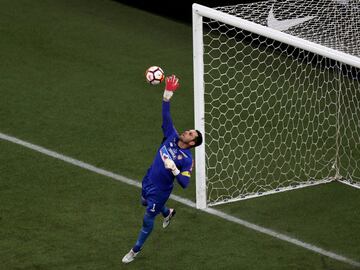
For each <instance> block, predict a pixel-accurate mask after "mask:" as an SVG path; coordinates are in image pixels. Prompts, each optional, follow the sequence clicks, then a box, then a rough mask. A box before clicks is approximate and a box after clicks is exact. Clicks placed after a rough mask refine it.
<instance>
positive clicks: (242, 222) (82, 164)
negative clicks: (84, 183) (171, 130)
mask: <svg viewBox="0 0 360 270" xmlns="http://www.w3.org/2000/svg"><path fill="white" fill-rule="evenodd" d="M0 139H2V140H5V141H8V142H12V143H15V144H18V145H22V146H24V147H26V148H29V149H32V150H34V151H37V152H40V153H42V154H44V155H47V156H50V157H53V158H56V159H60V160H62V161H65V162H67V163H70V164H73V165H75V166H78V167H80V168H83V169H86V170H89V171H92V172H95V173H97V174H101V175H104V176H107V177H110V178H112V179H115V180H117V181H120V182H123V183H125V184H128V185H131V186H135V187H137V188H141V183H139V182H138V181H135V180H132V179H129V178H127V177H125V176H122V175H119V174H116V173H113V172H109V171H106V170H104V169H101V168H97V167H95V166H93V165H91V164H88V163H85V162H82V161H80V160H77V159H74V158H71V157H68V156H65V155H62V154H60V153H57V152H54V151H51V150H48V149H46V148H44V147H41V146H38V145H35V144H32V143H29V142H26V141H23V140H20V139H18V138H15V137H13V136H9V135H6V134H3V133H0ZM170 198H171V199H172V200H174V201H177V202H179V203H182V204H184V205H187V206H189V207H192V208H196V206H195V203H194V202H193V201H191V200H188V199H185V198H182V197H180V196H177V195H171V196H170ZM201 211H204V212H206V213H208V214H211V215H214V216H217V217H220V218H223V219H225V220H228V221H231V222H234V223H237V224H240V225H242V226H244V227H246V228H249V229H251V230H254V231H257V232H260V233H263V234H266V235H269V236H272V237H274V238H277V239H280V240H282V241H285V242H288V243H291V244H294V245H296V246H299V247H302V248H305V249H308V250H310V251H313V252H315V253H318V254H321V255H323V256H326V257H329V258H331V259H334V260H338V261H341V262H344V263H347V264H350V265H352V266H357V267H360V263H359V262H357V261H354V260H352V259H349V258H346V257H344V256H342V255H338V254H336V253H334V252H331V251H327V250H324V249H322V248H319V247H317V246H314V245H312V244H309V243H306V242H303V241H300V240H298V239H296V238H292V237H289V236H287V235H285V234H281V233H278V232H276V231H273V230H270V229H268V228H264V227H261V226H258V225H256V224H253V223H251V222H248V221H246V220H243V219H240V218H237V217H234V216H231V215H229V214H226V213H224V212H222V211H219V210H216V209H212V208H207V209H204V210H201Z"/></svg>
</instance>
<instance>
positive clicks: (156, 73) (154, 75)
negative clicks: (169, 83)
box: [145, 66, 165, 85]
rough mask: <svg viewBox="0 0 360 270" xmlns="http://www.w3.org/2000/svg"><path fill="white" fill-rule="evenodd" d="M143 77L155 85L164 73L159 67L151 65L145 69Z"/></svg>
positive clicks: (163, 76)
mask: <svg viewBox="0 0 360 270" xmlns="http://www.w3.org/2000/svg"><path fill="white" fill-rule="evenodd" d="M145 77H146V80H147V82H148V83H150V84H152V85H156V84H159V83H161V82H162V81H163V80H164V78H165V75H164V71H163V70H162V69H161V67H157V66H152V67H149V68H148V69H147V70H146V71H145Z"/></svg>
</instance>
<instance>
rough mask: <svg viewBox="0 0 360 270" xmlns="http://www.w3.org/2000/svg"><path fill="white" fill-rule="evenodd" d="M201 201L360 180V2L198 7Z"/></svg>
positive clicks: (326, 0) (195, 18) (195, 34)
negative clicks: (203, 140) (202, 138)
mask: <svg viewBox="0 0 360 270" xmlns="http://www.w3.org/2000/svg"><path fill="white" fill-rule="evenodd" d="M193 37H194V84H195V85H194V88H195V125H196V128H197V129H199V130H201V131H203V134H204V138H205V143H204V144H203V145H202V146H201V147H199V148H198V149H196V178H197V180H196V181H197V207H199V208H204V207H206V206H210V205H216V204H220V203H224V202H230V201H235V200H241V199H247V198H252V197H256V196H261V195H266V194H271V193H275V192H281V191H286V190H290V189H295V188H300V187H305V186H309V185H315V184H320V183H327V182H330V181H334V180H338V181H341V182H343V183H346V184H349V185H352V186H354V187H360V58H359V57H360V4H359V2H358V1H355V0H354V1H352V0H337V1H335V0H312V1H311V0H310V1H309V0H307V1H299V0H284V1H266V2H258V3H254V4H241V5H236V6H227V7H218V8H215V9H210V8H207V7H203V6H200V5H197V4H194V6H193Z"/></svg>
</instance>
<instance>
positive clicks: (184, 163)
mask: <svg viewBox="0 0 360 270" xmlns="http://www.w3.org/2000/svg"><path fill="white" fill-rule="evenodd" d="M162 130H163V134H164V139H163V142H162V143H161V145H160V147H159V149H158V151H157V153H156V156H155V159H154V161H153V163H152V165H151V166H150V168H149V169H148V171H147V174H146V176H145V177H144V180H143V181H144V182H147V181H151V183H152V184H154V185H155V186H156V187H157V188H159V189H160V190H162V191H164V192H166V191H167V192H169V193H171V191H172V189H173V186H174V179H175V178H176V180H177V181H178V183H179V184H180V185H181V186H182V187H183V188H186V187H187V186H188V184H189V182H190V176H191V170H192V154H191V151H190V149H182V148H180V147H179V146H178V141H179V134H178V133H177V131H176V129H175V127H174V125H173V122H172V119H171V115H170V102H166V101H163V102H162ZM166 158H170V159H172V160H173V161H174V162H175V164H176V167H177V168H178V169H179V170H180V174H178V175H177V176H176V177H175V176H174V175H173V174H172V172H171V170H169V169H166V168H165V166H164V159H166Z"/></svg>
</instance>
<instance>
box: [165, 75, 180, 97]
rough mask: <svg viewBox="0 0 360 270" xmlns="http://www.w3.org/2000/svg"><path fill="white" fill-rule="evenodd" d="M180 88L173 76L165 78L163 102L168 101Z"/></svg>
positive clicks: (177, 80)
mask: <svg viewBox="0 0 360 270" xmlns="http://www.w3.org/2000/svg"><path fill="white" fill-rule="evenodd" d="M179 86H180V84H179V79H178V78H176V76H175V75H171V76H170V77H166V79H165V91H164V96H163V97H164V100H166V101H169V100H170V99H171V97H172V95H173V94H174V92H175V91H176V89H178V88H179Z"/></svg>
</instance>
